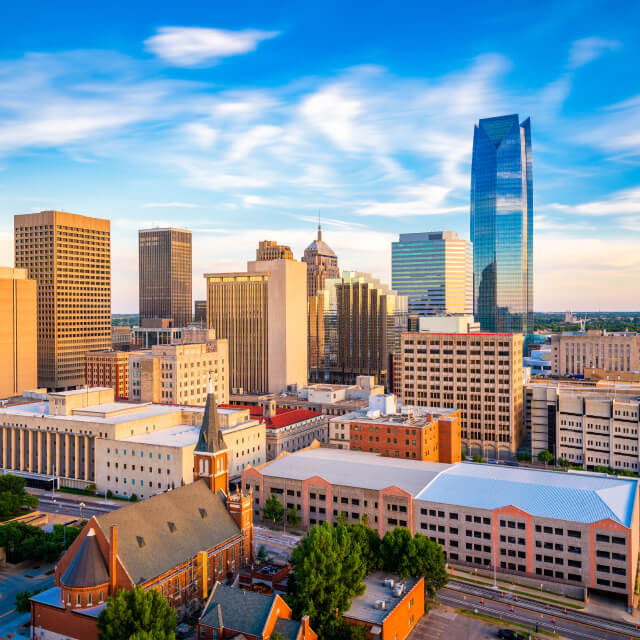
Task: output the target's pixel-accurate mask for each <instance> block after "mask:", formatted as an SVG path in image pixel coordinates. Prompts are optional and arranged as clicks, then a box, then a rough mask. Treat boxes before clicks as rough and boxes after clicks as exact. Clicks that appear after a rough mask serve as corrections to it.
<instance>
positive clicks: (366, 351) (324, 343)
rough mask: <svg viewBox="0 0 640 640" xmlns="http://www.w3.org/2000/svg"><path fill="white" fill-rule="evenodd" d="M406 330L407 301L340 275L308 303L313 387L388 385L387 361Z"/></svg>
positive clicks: (369, 280) (360, 276)
mask: <svg viewBox="0 0 640 640" xmlns="http://www.w3.org/2000/svg"><path fill="white" fill-rule="evenodd" d="M406 326H407V298H406V297H405V296H400V295H398V294H397V293H396V292H395V291H393V290H391V289H389V287H387V286H386V285H385V284H383V283H382V282H380V280H378V279H377V278H374V277H372V276H371V275H370V274H367V273H359V272H356V271H343V273H342V277H341V278H338V279H332V280H326V281H325V288H324V289H323V290H322V291H320V292H319V293H318V294H317V295H316V296H312V297H311V298H309V355H310V358H311V360H310V366H309V374H310V378H311V380H313V381H314V382H329V383H335V384H353V383H354V382H355V380H356V378H357V377H358V376H362V375H364V376H374V377H375V379H376V382H378V383H380V384H383V385H385V386H387V385H389V384H390V382H389V368H390V361H391V356H392V354H393V353H394V352H397V351H399V348H400V334H401V332H402V331H405V330H406Z"/></svg>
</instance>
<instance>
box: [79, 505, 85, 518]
mask: <svg viewBox="0 0 640 640" xmlns="http://www.w3.org/2000/svg"><path fill="white" fill-rule="evenodd" d="M86 506H87V505H86V504H85V503H84V502H81V503H80V504H79V505H78V507H79V508H80V517H81V518H82V510H83V509H84V508H85V507H86Z"/></svg>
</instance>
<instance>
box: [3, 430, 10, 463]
mask: <svg viewBox="0 0 640 640" xmlns="http://www.w3.org/2000/svg"><path fill="white" fill-rule="evenodd" d="M7 436H8V434H7V427H2V467H3V468H4V469H7V468H8V467H9V452H8V451H7V446H8V444H9V438H8V437H7Z"/></svg>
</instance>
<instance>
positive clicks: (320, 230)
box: [318, 209, 322, 242]
mask: <svg viewBox="0 0 640 640" xmlns="http://www.w3.org/2000/svg"><path fill="white" fill-rule="evenodd" d="M321 241H322V226H321V225H320V209H318V242H321Z"/></svg>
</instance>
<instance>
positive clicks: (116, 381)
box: [84, 349, 129, 400]
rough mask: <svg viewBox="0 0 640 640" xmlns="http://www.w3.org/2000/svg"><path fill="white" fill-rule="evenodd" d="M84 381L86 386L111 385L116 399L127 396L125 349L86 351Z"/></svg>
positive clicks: (127, 359) (126, 357)
mask: <svg viewBox="0 0 640 640" xmlns="http://www.w3.org/2000/svg"><path fill="white" fill-rule="evenodd" d="M84 383H85V384H86V385H87V386H88V387H112V388H113V390H114V391H115V392H116V399H118V400H127V399H128V398H129V354H128V352H127V351H116V350H114V349H102V350H100V351H87V353H85V356H84Z"/></svg>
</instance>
